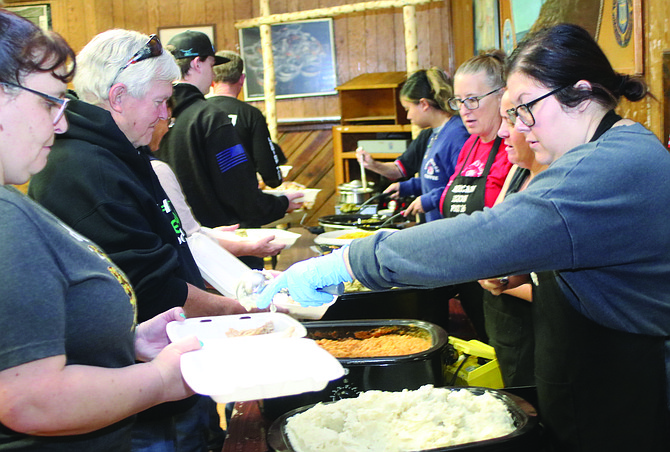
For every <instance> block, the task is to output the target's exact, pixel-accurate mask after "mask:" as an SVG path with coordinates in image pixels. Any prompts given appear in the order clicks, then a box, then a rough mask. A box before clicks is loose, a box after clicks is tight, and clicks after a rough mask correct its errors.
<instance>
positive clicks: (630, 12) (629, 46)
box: [598, 0, 644, 75]
mask: <svg viewBox="0 0 670 452" xmlns="http://www.w3.org/2000/svg"><path fill="white" fill-rule="evenodd" d="M602 3H603V6H602V13H601V15H602V18H601V24H600V30H599V33H598V44H599V45H600V47H601V48H602V49H603V52H605V55H607V58H608V59H609V60H610V63H612V67H614V70H616V71H617V72H621V73H624V74H630V75H642V74H643V73H644V34H643V30H642V28H643V22H642V0H603V1H602Z"/></svg>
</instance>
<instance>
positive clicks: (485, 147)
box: [440, 51, 512, 342]
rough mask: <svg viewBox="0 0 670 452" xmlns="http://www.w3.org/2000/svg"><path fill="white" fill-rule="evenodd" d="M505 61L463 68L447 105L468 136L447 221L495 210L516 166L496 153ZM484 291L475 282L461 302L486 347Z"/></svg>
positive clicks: (450, 190) (450, 189) (447, 199)
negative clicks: (452, 110)
mask: <svg viewBox="0 0 670 452" xmlns="http://www.w3.org/2000/svg"><path fill="white" fill-rule="evenodd" d="M504 73H505V55H504V53H502V52H501V51H493V52H491V53H487V54H483V55H478V56H475V57H473V58H471V59H470V60H468V61H466V62H465V63H463V64H462V65H461V66H460V67H459V68H458V70H457V71H456V75H455V77H454V96H455V97H454V98H452V99H450V100H449V105H450V106H451V108H453V109H454V110H458V111H459V112H460V115H461V118H462V119H463V124H465V127H466V129H467V130H468V132H470V134H471V136H470V138H469V139H468V140H467V141H466V142H465V144H464V145H463V148H462V149H461V152H460V154H459V156H458V161H457V162H456V171H455V172H454V174H453V175H452V176H451V179H450V180H449V182H448V184H447V187H446V188H445V190H444V192H443V193H442V198H441V200H440V212H441V213H442V216H443V217H444V218H451V217H455V216H456V215H459V214H461V213H466V214H468V213H472V212H474V211H477V210H482V209H483V208H484V207H491V206H493V204H494V203H495V200H496V199H497V197H498V194H499V193H500V190H501V189H502V186H503V184H504V183H505V178H506V177H507V173H508V172H509V170H510V168H511V166H512V164H511V163H510V162H509V161H508V160H507V153H506V152H498V150H499V148H500V143H501V139H500V138H499V137H498V136H497V133H498V128H499V127H500V121H501V118H500V110H499V109H500V98H501V96H502V93H503V88H504V86H505V83H504ZM483 296H484V292H483V289H482V287H481V286H480V285H479V283H478V282H477V281H472V282H469V283H465V284H460V285H459V286H458V299H459V300H460V302H461V305H462V306H463V310H464V311H465V313H466V314H467V315H468V317H469V319H470V321H471V322H472V325H473V326H474V328H475V332H476V333H477V337H478V338H479V339H480V340H481V341H484V342H488V336H487V335H486V329H485V327H484V310H483Z"/></svg>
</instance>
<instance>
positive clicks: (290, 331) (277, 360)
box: [167, 312, 344, 403]
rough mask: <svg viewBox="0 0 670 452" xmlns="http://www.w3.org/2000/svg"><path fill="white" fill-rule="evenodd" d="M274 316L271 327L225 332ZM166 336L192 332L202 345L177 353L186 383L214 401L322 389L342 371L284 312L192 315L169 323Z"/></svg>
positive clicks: (257, 324) (258, 324) (252, 326)
mask: <svg viewBox="0 0 670 452" xmlns="http://www.w3.org/2000/svg"><path fill="white" fill-rule="evenodd" d="M267 322H272V323H273V325H274V331H273V332H272V333H268V334H261V335H256V336H241V337H227V336H226V332H228V331H229V330H230V329H231V328H234V329H236V330H238V331H242V330H247V329H255V328H259V327H261V326H263V325H264V324H266V323H267ZM167 333H168V336H169V338H170V340H173V341H174V340H178V339H180V338H183V337H187V336H191V335H195V336H196V337H198V338H199V339H200V341H202V342H203V346H202V348H201V349H200V350H195V351H192V352H188V353H184V354H183V355H182V356H181V371H182V375H183V377H184V380H185V381H186V383H187V384H188V385H189V386H190V387H191V388H192V389H193V390H194V391H195V392H197V393H199V394H203V395H207V396H210V397H211V398H212V399H214V401H216V402H217V403H228V402H242V401H247V400H258V399H265V398H274V397H282V396H286V395H294V394H301V393H304V392H310V391H320V390H322V389H323V388H325V387H326V385H327V384H328V382H329V381H331V380H335V379H337V378H340V377H342V376H343V375H344V368H343V367H342V365H341V364H340V363H339V361H338V360H337V359H336V358H334V357H333V356H332V355H331V354H330V353H328V352H327V351H325V350H324V349H322V348H321V347H319V346H318V345H317V344H316V342H314V341H313V340H311V339H306V338H304V337H303V336H305V335H306V334H307V332H306V329H305V327H304V326H302V325H301V324H300V322H298V321H297V320H294V319H293V318H291V317H290V316H288V315H286V314H282V313H269V312H268V313H265V312H264V313H252V314H242V315H228V316H216V317H196V318H192V319H186V320H185V321H183V322H171V323H169V324H168V325H167Z"/></svg>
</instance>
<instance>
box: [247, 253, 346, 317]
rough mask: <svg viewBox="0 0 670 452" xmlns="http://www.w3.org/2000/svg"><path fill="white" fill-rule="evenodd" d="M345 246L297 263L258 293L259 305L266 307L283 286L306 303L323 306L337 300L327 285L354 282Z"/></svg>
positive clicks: (257, 302) (295, 298) (299, 300)
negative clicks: (324, 289) (347, 265)
mask: <svg viewBox="0 0 670 452" xmlns="http://www.w3.org/2000/svg"><path fill="white" fill-rule="evenodd" d="M343 253H344V248H340V249H337V250H335V251H333V252H332V253H330V254H326V255H325V256H321V257H313V258H311V259H307V260H304V261H300V262H296V263H295V264H293V265H291V266H290V267H289V268H288V269H287V270H286V271H285V272H283V273H281V274H280V275H279V276H277V277H276V278H274V279H273V280H272V281H270V283H269V284H268V285H267V286H265V288H264V289H263V291H262V292H261V293H260V294H258V298H257V299H256V306H257V307H258V308H260V309H265V308H267V307H268V306H270V302H272V299H273V298H274V296H275V295H276V294H277V293H278V292H279V291H280V290H282V289H288V291H289V294H290V295H291V298H293V300H294V301H296V302H298V303H300V304H301V305H302V306H320V305H322V304H325V303H330V302H331V301H333V295H332V294H331V293H328V292H325V291H323V290H320V289H323V288H324V287H327V286H334V285H337V284H340V283H342V282H345V281H352V280H353V278H352V277H351V276H350V275H349V272H348V271H347V267H346V265H345V264H344V256H343V255H342V254H343Z"/></svg>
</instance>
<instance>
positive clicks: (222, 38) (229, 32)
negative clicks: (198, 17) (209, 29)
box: [206, 0, 240, 53]
mask: <svg viewBox="0 0 670 452" xmlns="http://www.w3.org/2000/svg"><path fill="white" fill-rule="evenodd" d="M233 6H234V5H233V1H232V0H207V6H206V14H207V18H208V20H210V23H213V24H216V44H215V46H216V50H231V51H233V52H237V53H239V52H240V46H239V39H238V37H237V30H236V29H235V25H234V17H233V13H234V9H233Z"/></svg>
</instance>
